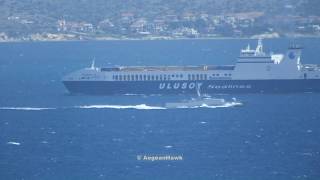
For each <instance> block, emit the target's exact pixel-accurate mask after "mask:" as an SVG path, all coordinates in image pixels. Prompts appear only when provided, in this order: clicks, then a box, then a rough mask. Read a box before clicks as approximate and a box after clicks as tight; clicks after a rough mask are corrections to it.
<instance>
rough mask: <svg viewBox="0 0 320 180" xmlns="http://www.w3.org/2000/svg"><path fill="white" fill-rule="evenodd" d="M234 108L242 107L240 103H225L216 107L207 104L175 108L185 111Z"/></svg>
mask: <svg viewBox="0 0 320 180" xmlns="http://www.w3.org/2000/svg"><path fill="white" fill-rule="evenodd" d="M234 106H242V103H240V102H226V103H225V104H223V105H217V106H211V105H207V104H202V105H201V106H177V107H175V108H178V109H186V108H191V109H196V108H224V107H234Z"/></svg>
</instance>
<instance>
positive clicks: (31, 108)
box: [0, 107, 56, 111]
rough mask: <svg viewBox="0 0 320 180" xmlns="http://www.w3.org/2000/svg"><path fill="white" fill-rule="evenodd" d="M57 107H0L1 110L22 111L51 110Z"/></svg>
mask: <svg viewBox="0 0 320 180" xmlns="http://www.w3.org/2000/svg"><path fill="white" fill-rule="evenodd" d="M51 109H56V108H48V107H0V110H21V111H41V110H51Z"/></svg>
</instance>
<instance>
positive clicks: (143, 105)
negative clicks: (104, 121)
mask: <svg viewBox="0 0 320 180" xmlns="http://www.w3.org/2000/svg"><path fill="white" fill-rule="evenodd" d="M75 107H76V108H82V109H93V108H95V109H103V108H105V109H139V110H151V109H166V108H164V107H158V106H148V105H146V104H139V105H85V106H75Z"/></svg>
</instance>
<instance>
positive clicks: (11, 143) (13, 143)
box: [7, 141, 21, 146]
mask: <svg viewBox="0 0 320 180" xmlns="http://www.w3.org/2000/svg"><path fill="white" fill-rule="evenodd" d="M7 144H10V145H16V146H20V145H21V143H19V142H14V141H9V142H7Z"/></svg>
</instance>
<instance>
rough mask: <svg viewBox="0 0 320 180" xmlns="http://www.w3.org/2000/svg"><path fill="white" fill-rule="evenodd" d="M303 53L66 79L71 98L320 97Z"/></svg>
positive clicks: (256, 54) (99, 70) (245, 53)
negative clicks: (309, 94) (311, 94)
mask: <svg viewBox="0 0 320 180" xmlns="http://www.w3.org/2000/svg"><path fill="white" fill-rule="evenodd" d="M301 50H302V48H301V47H300V46H297V45H290V46H289V48H288V50H287V52H286V53H284V54H271V53H266V52H264V50H263V44H262V40H261V39H259V40H258V44H257V46H256V48H255V49H251V48H250V46H249V45H248V46H247V47H246V48H245V49H242V50H240V55H239V57H238V58H237V61H236V63H235V65H201V66H114V67H95V65H94V62H93V64H92V66H91V67H89V68H84V69H81V70H78V71H75V72H72V73H70V74H68V75H66V76H65V77H64V78H63V80H62V81H63V84H64V85H65V87H66V88H67V89H68V91H69V92H70V93H72V94H92V95H113V94H126V95H128V94H145V95H150V94H196V93H197V91H196V89H197V88H199V89H200V90H201V92H202V93H203V94H231V93H295V92H320V65H317V64H302V63H301V62H300V57H301Z"/></svg>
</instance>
